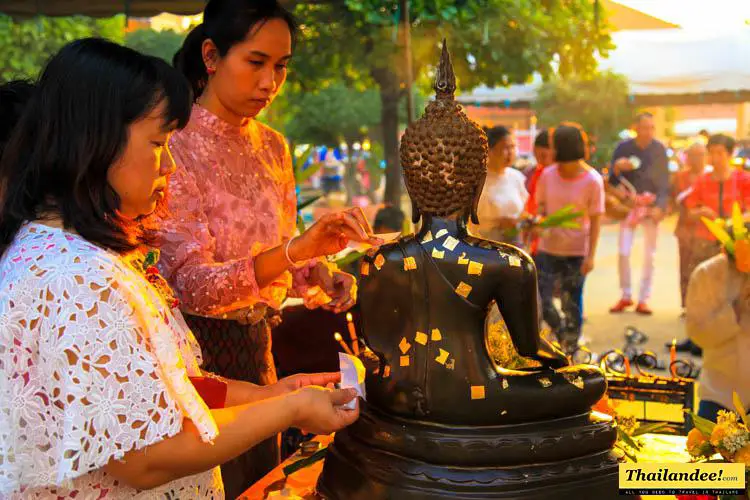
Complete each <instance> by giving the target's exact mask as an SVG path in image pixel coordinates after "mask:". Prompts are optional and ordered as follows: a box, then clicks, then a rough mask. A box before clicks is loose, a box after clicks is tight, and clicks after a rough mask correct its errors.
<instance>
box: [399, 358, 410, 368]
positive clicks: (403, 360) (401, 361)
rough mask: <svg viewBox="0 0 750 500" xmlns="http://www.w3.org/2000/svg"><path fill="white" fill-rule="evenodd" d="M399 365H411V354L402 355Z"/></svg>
mask: <svg viewBox="0 0 750 500" xmlns="http://www.w3.org/2000/svg"><path fill="white" fill-rule="evenodd" d="M399 365H401V366H409V356H401V359H400V360H399Z"/></svg>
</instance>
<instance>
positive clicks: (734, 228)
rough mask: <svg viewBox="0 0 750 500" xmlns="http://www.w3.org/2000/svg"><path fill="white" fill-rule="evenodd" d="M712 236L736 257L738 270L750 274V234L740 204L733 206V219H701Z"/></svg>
mask: <svg viewBox="0 0 750 500" xmlns="http://www.w3.org/2000/svg"><path fill="white" fill-rule="evenodd" d="M701 220H702V221H703V224H705V225H706V227H707V228H708V230H709V231H711V234H713V235H714V236H715V237H716V239H717V240H719V242H720V243H721V244H722V246H723V247H724V248H725V249H726V252H727V253H728V254H729V255H731V256H732V257H734V259H735V261H736V262H737V270H738V271H740V272H743V273H747V272H750V234H748V230H747V228H746V227H745V217H744V214H743V213H742V208H741V207H740V204H739V203H735V204H734V205H733V206H732V218H731V220H729V221H725V220H724V219H716V220H711V219H708V218H706V217H701Z"/></svg>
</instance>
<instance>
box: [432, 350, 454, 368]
mask: <svg viewBox="0 0 750 500" xmlns="http://www.w3.org/2000/svg"><path fill="white" fill-rule="evenodd" d="M450 355H451V353H449V352H448V351H446V350H445V349H440V355H439V356H438V357H437V358H435V361H437V362H438V363H440V364H441V365H445V362H446V361H448V356H450Z"/></svg>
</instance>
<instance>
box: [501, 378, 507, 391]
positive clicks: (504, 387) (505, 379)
mask: <svg viewBox="0 0 750 500" xmlns="http://www.w3.org/2000/svg"><path fill="white" fill-rule="evenodd" d="M501 385H502V386H503V389H507V388H508V379H507V378H504V379H503V382H502V384H501Z"/></svg>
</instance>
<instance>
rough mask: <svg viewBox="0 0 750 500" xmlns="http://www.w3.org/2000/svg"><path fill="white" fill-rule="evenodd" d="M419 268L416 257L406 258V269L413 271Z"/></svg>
mask: <svg viewBox="0 0 750 500" xmlns="http://www.w3.org/2000/svg"><path fill="white" fill-rule="evenodd" d="M416 268H417V261H416V259H415V258H414V257H406V258H405V259H404V271H413V270H415V269H416Z"/></svg>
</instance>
